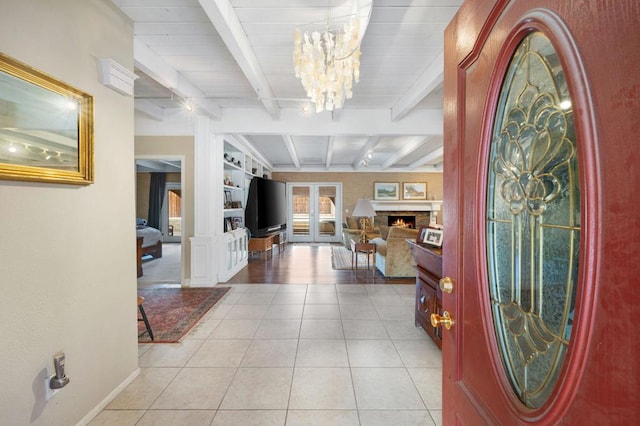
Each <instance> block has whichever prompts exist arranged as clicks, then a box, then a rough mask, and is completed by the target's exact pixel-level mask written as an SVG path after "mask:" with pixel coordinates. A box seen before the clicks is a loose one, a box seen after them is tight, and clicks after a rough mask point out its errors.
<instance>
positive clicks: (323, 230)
mask: <svg viewBox="0 0 640 426" xmlns="http://www.w3.org/2000/svg"><path fill="white" fill-rule="evenodd" d="M337 192H338V188H337V186H336V185H326V186H325V185H320V186H318V191H317V194H318V207H317V211H318V215H317V218H316V221H317V223H316V224H317V227H316V229H317V231H318V232H317V234H316V238H315V240H316V241H333V240H334V237H335V236H336V231H337V227H336V223H337V222H336V211H339V210H337V209H336V201H337Z"/></svg>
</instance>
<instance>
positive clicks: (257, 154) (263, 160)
mask: <svg viewBox="0 0 640 426" xmlns="http://www.w3.org/2000/svg"><path fill="white" fill-rule="evenodd" d="M229 137H231V138H235V139H236V140H237V141H238V142H240V143H241V144H243V145H244V146H245V148H247V149H248V150H249V152H250V153H251V155H252V156H254V157H255V158H256V159H257V160H258V161H259V162H261V163H262V164H264V165H265V166H267V167H268V168H269V169H273V163H272V162H271V161H270V160H267V158H266V157H265V156H264V155H262V153H261V152H260V151H258V150H257V149H256V147H255V146H254V145H253V144H252V143H251V142H250V141H249V140H248V139H247V138H245V137H244V136H243V135H229Z"/></svg>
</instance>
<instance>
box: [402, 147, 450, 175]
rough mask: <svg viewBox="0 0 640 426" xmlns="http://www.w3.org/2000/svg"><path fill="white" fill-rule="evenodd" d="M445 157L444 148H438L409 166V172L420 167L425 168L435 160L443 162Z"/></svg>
mask: <svg viewBox="0 0 640 426" xmlns="http://www.w3.org/2000/svg"><path fill="white" fill-rule="evenodd" d="M443 156H444V149H443V147H440V148H437V149H435V150H433V151H431V152H430V153H428V154H427V155H425V156H423V157H421V158H418V159H417V160H416V161H414V162H413V163H411V164H409V167H408V169H409V170H414V169H416V168H418V167H420V166H424V165H425V164H427V163H430V162H432V161H434V160H441V159H442V157H443Z"/></svg>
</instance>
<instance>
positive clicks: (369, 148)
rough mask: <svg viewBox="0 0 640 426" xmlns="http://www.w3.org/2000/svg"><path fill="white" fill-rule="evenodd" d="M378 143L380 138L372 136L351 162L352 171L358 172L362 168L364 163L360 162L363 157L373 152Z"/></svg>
mask: <svg viewBox="0 0 640 426" xmlns="http://www.w3.org/2000/svg"><path fill="white" fill-rule="evenodd" d="M379 143H380V136H373V137H370V138H369V140H368V141H367V143H366V144H365V145H364V148H362V149H361V150H360V152H359V153H358V156H357V157H356V161H354V162H353V169H354V170H358V169H360V168H362V167H364V163H363V162H362V160H364V157H365V155H367V153H368V152H369V151H373V149H374V148H375V147H376V145H378V144H379Z"/></svg>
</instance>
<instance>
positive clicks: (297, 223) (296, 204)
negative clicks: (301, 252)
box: [291, 186, 311, 241]
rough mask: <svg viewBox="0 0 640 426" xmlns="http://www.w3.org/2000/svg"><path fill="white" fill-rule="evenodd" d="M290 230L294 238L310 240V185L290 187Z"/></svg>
mask: <svg viewBox="0 0 640 426" xmlns="http://www.w3.org/2000/svg"><path fill="white" fill-rule="evenodd" d="M291 202H292V206H291V207H292V219H293V220H292V225H293V226H292V228H293V229H292V231H293V238H294V240H295V239H296V238H297V240H298V241H310V240H311V232H310V231H311V230H310V225H311V187H310V186H293V187H292V197H291Z"/></svg>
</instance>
